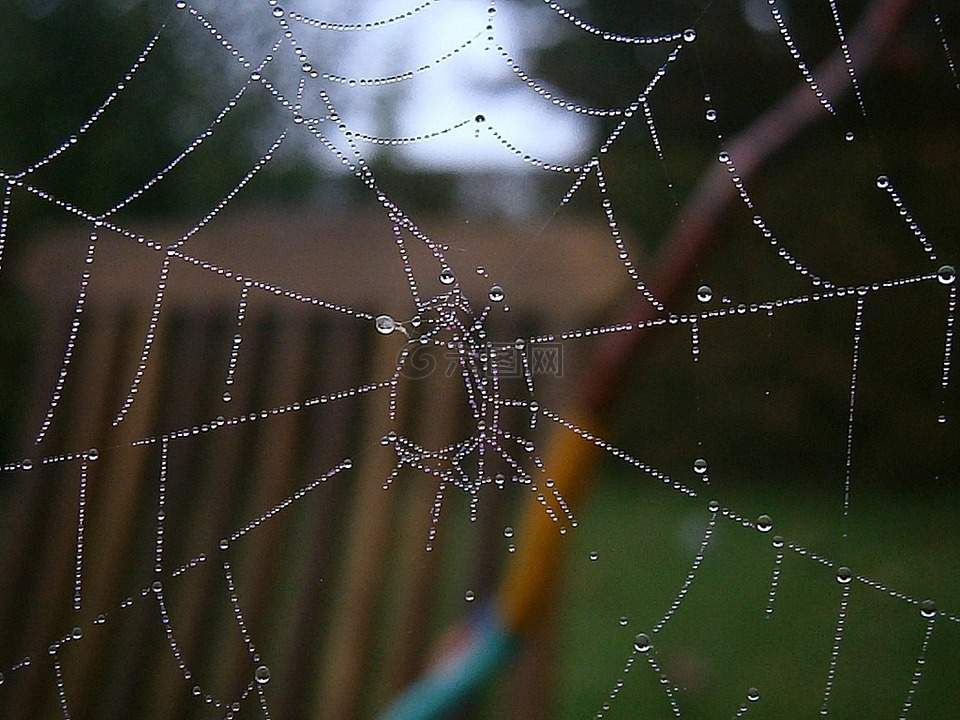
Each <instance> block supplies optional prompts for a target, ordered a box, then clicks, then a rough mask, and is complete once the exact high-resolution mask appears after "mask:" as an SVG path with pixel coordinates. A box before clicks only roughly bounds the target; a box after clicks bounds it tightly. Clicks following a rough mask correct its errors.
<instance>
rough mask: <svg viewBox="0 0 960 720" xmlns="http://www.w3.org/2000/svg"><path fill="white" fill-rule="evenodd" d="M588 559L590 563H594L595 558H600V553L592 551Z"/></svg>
mask: <svg viewBox="0 0 960 720" xmlns="http://www.w3.org/2000/svg"><path fill="white" fill-rule="evenodd" d="M588 557H589V558H590V562H596V560H597V558H599V557H600V553H598V552H597V551H596V550H592V551H591V552H590V555H589V556H588Z"/></svg>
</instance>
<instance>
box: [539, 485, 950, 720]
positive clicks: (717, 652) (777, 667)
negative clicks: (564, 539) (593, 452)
mask: <svg viewBox="0 0 960 720" xmlns="http://www.w3.org/2000/svg"><path fill="white" fill-rule="evenodd" d="M709 493H710V489H709V488H707V489H706V493H705V495H706V496H705V497H701V498H698V499H696V500H690V499H687V498H684V497H682V496H680V495H679V494H676V493H671V492H669V491H667V490H665V489H663V488H660V487H657V486H656V485H655V484H654V483H652V482H651V481H649V479H646V478H643V477H636V478H620V477H617V478H608V479H606V480H605V481H603V482H601V483H599V484H598V486H597V487H596V488H595V490H594V492H593V495H592V497H591V499H590V502H589V503H588V505H587V506H586V507H585V508H584V509H583V510H582V511H581V513H580V528H579V530H578V532H576V533H574V534H573V537H572V538H571V547H570V555H569V559H568V564H567V568H566V587H565V592H564V597H563V600H562V610H561V620H560V622H561V626H560V630H559V634H560V637H561V644H562V652H561V657H562V661H561V662H562V665H561V672H560V680H559V683H558V686H559V687H558V697H557V709H556V713H555V716H556V717H557V718H570V719H571V720H572V719H573V718H579V719H583V718H591V717H594V716H596V715H597V713H598V712H600V711H601V709H602V708H603V706H604V703H609V705H610V708H609V710H607V711H606V712H605V714H604V717H606V718H610V719H611V720H612V719H614V718H637V719H643V718H666V717H672V710H671V708H670V706H669V704H668V701H667V698H666V695H665V693H664V691H663V688H662V686H661V685H660V683H659V682H658V679H657V677H656V674H655V672H654V671H653V670H652V668H651V667H650V665H649V664H648V663H647V656H645V655H640V654H636V656H635V661H634V663H633V666H632V667H631V668H630V670H629V671H628V672H626V673H625V672H624V668H625V666H626V665H627V664H628V661H629V660H630V658H631V656H632V655H634V653H633V650H632V645H633V638H634V636H635V635H636V634H637V633H639V632H647V633H650V634H651V636H652V638H653V642H654V651H653V657H655V658H656V660H657V662H658V663H659V665H660V666H661V668H662V669H663V671H664V672H665V674H666V675H667V676H668V677H669V678H670V681H671V682H672V683H673V684H674V685H677V686H679V687H680V690H679V691H678V693H677V694H676V698H677V702H678V704H679V707H680V710H681V711H682V716H683V717H684V718H692V719H694V720H696V719H697V718H732V717H733V716H734V715H735V714H736V713H737V710H738V708H739V707H740V706H741V705H742V704H744V702H745V698H746V695H747V691H748V689H749V688H751V687H756V688H759V690H760V692H761V695H762V698H761V700H760V701H759V702H757V703H754V704H751V705H750V708H749V713H748V716H749V717H752V718H779V719H781V720H787V719H789V718H811V717H815V716H817V715H818V713H819V711H820V708H821V705H822V703H823V697H824V688H825V686H826V683H827V677H828V671H829V666H830V655H831V646H832V638H833V635H834V632H835V628H836V624H837V617H838V610H839V607H840V601H841V594H842V587H841V585H840V584H839V583H837V581H836V579H835V573H834V571H833V570H832V569H831V568H829V567H826V566H824V565H823V564H821V563H818V562H816V561H814V560H811V559H810V558H805V557H801V556H800V555H798V554H797V553H795V552H792V551H787V552H786V553H785V558H784V561H783V568H782V576H781V582H780V586H779V590H778V593H777V596H776V601H775V604H774V612H773V613H772V615H770V616H769V617H768V616H767V613H766V607H767V602H768V592H769V587H770V578H771V574H772V571H773V567H774V557H775V553H776V551H775V549H774V548H773V547H772V545H771V540H772V537H773V535H775V534H777V533H782V534H783V535H784V536H786V538H787V539H788V541H791V542H794V543H796V544H798V545H802V546H804V547H806V548H808V549H809V550H811V551H814V552H817V553H819V554H821V555H823V556H825V557H827V558H829V559H831V560H834V561H836V562H838V563H843V564H847V565H849V566H850V567H851V568H853V570H854V572H855V573H857V574H858V575H861V576H866V577H867V578H870V579H871V580H874V581H877V582H882V583H884V584H886V585H888V586H889V587H891V588H892V589H897V590H900V591H902V592H904V593H906V594H908V595H910V596H911V597H914V598H918V599H922V598H924V597H934V598H936V600H937V602H938V607H939V608H940V609H941V610H944V611H946V612H955V611H956V609H957V607H958V604H960V603H958V599H960V573H958V572H957V562H958V560H957V558H958V557H960V552H958V550H960V533H958V532H957V529H956V528H957V525H956V522H955V521H954V520H952V512H951V510H950V506H952V507H956V503H955V502H950V501H944V499H943V498H929V497H926V498H924V497H912V496H909V495H895V494H893V493H880V494H874V495H872V496H870V497H863V498H860V502H859V505H853V506H852V509H851V514H850V517H849V519H848V520H847V521H846V523H844V521H843V516H842V512H841V511H840V506H839V505H838V503H837V498H836V496H835V494H833V493H811V492H796V491H793V490H789V489H784V488H782V487H781V488H776V487H773V488H771V487H767V486H765V487H759V488H758V487H753V488H748V489H745V490H742V491H741V492H740V493H739V495H740V496H741V497H736V495H737V493H730V492H728V493H724V494H719V495H720V498H721V499H722V500H724V501H727V502H729V505H730V507H731V508H732V509H734V510H738V509H739V510H742V509H743V508H747V509H749V508H751V506H752V505H753V504H756V503H762V506H763V508H764V509H763V510H762V511H763V512H769V513H770V514H771V515H773V517H774V520H775V527H774V530H773V531H771V532H770V533H768V534H763V533H760V532H758V531H757V530H755V529H753V528H744V527H741V526H739V525H738V524H737V523H736V522H734V521H732V520H730V519H726V518H719V519H718V524H717V527H716V530H715V533H714V535H713V538H712V540H711V543H710V546H709V549H708V550H707V553H706V556H705V559H704V561H703V563H702V565H701V567H700V569H699V570H698V572H697V574H696V577H695V579H694V581H693V583H692V585H691V586H690V589H689V592H688V593H687V595H686V596H685V597H684V599H683V600H682V602H681V603H680V605H679V608H678V610H677V612H676V614H675V615H674V616H673V617H672V618H671V619H670V620H669V621H668V622H667V623H666V624H665V625H664V626H663V628H662V629H661V630H660V631H659V632H657V633H651V629H652V628H653V627H654V626H655V625H656V623H657V622H658V621H659V620H660V618H662V617H663V615H664V614H665V612H666V611H667V609H668V608H669V607H670V605H671V603H672V601H673V599H674V598H675V597H676V595H677V592H678V591H679V589H680V588H681V586H682V585H683V582H684V578H685V577H686V574H687V572H688V571H689V569H690V566H691V562H692V560H693V558H694V555H695V553H696V549H697V547H698V545H699V542H700V540H701V538H702V535H703V532H704V530H705V529H706V527H707V524H708V522H709V519H710V512H709V510H708V509H707V502H708V500H709ZM751 517H753V516H751ZM844 529H846V537H844V536H843V532H842V531H843V530H844ZM591 552H596V553H597V554H598V557H597V559H596V560H591V559H590V553H591ZM621 618H626V621H627V624H626V625H621ZM925 627H926V621H925V620H924V619H923V618H921V616H920V614H919V611H918V609H917V608H916V606H914V605H911V604H909V603H907V602H904V601H902V600H897V599H894V598H892V597H890V596H889V595H888V594H884V593H883V592H881V591H879V590H876V589H873V588H871V587H869V586H867V585H866V584H864V583H861V582H854V583H853V584H852V585H851V586H850V598H849V606H848V613H847V619H846V623H845V628H844V640H843V642H842V644H841V647H840V655H839V660H838V664H837V671H836V679H835V689H834V691H833V693H832V696H831V699H830V702H829V710H830V716H831V717H840V718H845V717H849V718H881V717H883V718H896V717H899V713H900V710H901V706H902V705H903V703H904V701H905V699H906V698H907V693H908V690H909V688H910V681H911V676H912V673H913V670H914V667H915V665H916V660H917V656H918V653H919V651H920V647H921V644H922V641H923V637H924V630H925ZM958 657H960V624H958V623H956V622H953V621H950V620H948V619H947V618H945V617H943V616H941V617H939V618H938V620H937V622H936V625H935V628H934V632H933V636H932V640H931V643H930V646H929V652H928V655H927V662H926V665H925V670H924V673H923V676H922V679H921V682H920V684H919V686H918V688H917V690H916V694H915V706H914V708H913V709H912V710H911V715H910V716H911V717H915V718H939V717H944V718H946V717H953V716H954V713H955V708H956V707H957V703H958V702H960V694H958V691H957V690H956V688H955V685H956V680H957V677H958V669H957V658H958ZM618 681H622V688H621V689H620V690H619V692H618V693H617V694H616V697H615V698H611V693H612V692H613V691H614V690H615V688H616V686H617V684H618Z"/></svg>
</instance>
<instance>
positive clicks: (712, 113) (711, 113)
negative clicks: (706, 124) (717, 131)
mask: <svg viewBox="0 0 960 720" xmlns="http://www.w3.org/2000/svg"><path fill="white" fill-rule="evenodd" d="M703 116H704V117H705V118H706V119H707V120H709V121H710V122H714V121H715V120H716V119H717V111H716V110H714V109H713V108H707V111H706V112H705V113H704V114H703Z"/></svg>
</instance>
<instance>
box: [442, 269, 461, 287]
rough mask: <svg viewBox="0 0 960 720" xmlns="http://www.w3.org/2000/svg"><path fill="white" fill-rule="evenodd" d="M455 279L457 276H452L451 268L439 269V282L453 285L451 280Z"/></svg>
mask: <svg viewBox="0 0 960 720" xmlns="http://www.w3.org/2000/svg"><path fill="white" fill-rule="evenodd" d="M456 279H457V278H456V276H454V274H453V270H451V269H450V268H444V269H443V270H441V271H440V282H442V283H443V284H444V285H453V282H454V280H456Z"/></svg>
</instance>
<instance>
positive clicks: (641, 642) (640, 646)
mask: <svg viewBox="0 0 960 720" xmlns="http://www.w3.org/2000/svg"><path fill="white" fill-rule="evenodd" d="M650 647H651V644H650V636H649V635H647V634H646V633H638V634H637V636H636V637H634V638H633V649H634V650H636V651H637V652H642V653H645V652H648V651H649V650H650Z"/></svg>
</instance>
